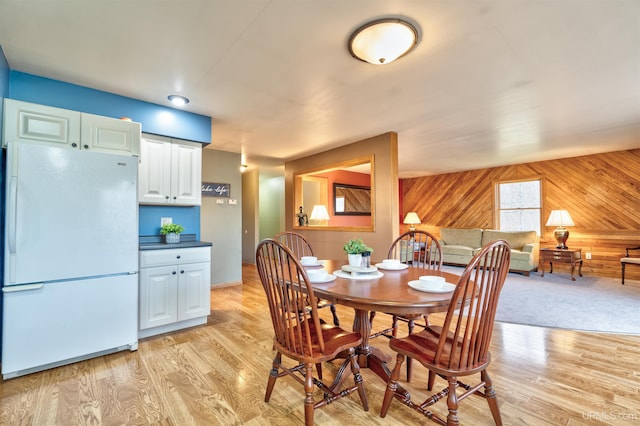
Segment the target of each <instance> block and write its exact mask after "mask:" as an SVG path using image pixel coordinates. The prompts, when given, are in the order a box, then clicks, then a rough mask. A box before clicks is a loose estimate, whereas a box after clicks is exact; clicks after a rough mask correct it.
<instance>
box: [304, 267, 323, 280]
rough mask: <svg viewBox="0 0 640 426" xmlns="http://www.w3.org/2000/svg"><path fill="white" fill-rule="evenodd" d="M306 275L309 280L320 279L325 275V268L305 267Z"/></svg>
mask: <svg viewBox="0 0 640 426" xmlns="http://www.w3.org/2000/svg"><path fill="white" fill-rule="evenodd" d="M307 275H308V276H309V279H310V280H311V281H322V280H323V279H325V278H326V277H327V270H326V269H324V268H318V269H307Z"/></svg>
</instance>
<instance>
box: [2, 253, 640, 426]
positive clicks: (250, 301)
mask: <svg viewBox="0 0 640 426" xmlns="http://www.w3.org/2000/svg"><path fill="white" fill-rule="evenodd" d="M243 273H244V285H242V286H235V287H226V288H220V289H215V290H213V291H212V292H211V302H212V303H211V304H212V310H211V316H210V319H209V321H208V323H207V324H206V325H205V326H201V327H196V328H193V329H190V330H185V331H180V332H175V333H170V334H165V335H161V336H156V337H152V338H147V339H144V340H141V341H140V345H139V349H138V351H136V352H120V353H117V354H112V355H108V356H103V357H99V358H95V359H92V360H88V361H84V362H79V363H75V364H72V365H68V366H64V367H59V368H56V369H52V370H48V371H44V372H40V373H34V374H31V375H28V376H25V377H20V378H16V379H11V380H7V381H3V382H2V383H0V425H38V426H39V425H65V426H66V425H150V424H152V425H179V426H186V425H242V424H244V425H265V424H278V425H300V424H303V422H304V412H303V392H302V386H300V385H299V384H298V383H297V382H295V381H293V380H292V379H290V378H283V379H280V380H279V381H278V382H277V383H276V387H275V390H274V392H273V395H272V396H271V401H270V402H269V403H265V402H264V401H263V400H264V390H265V385H266V382H267V377H268V373H269V369H270V367H271V360H272V357H273V352H272V345H271V339H272V335H273V333H272V329H271V323H270V320H269V314H268V312H267V310H266V305H265V303H266V302H265V299H264V295H263V293H262V287H261V286H260V282H259V280H258V279H257V275H256V272H255V267H254V266H252V265H245V266H244V267H243ZM639 291H640V289H639ZM325 311H326V312H325ZM320 312H321V315H322V316H323V317H324V318H325V319H326V320H327V321H330V312H329V310H328V309H322V310H321V311H320ZM338 314H339V316H340V319H341V321H342V324H343V326H346V327H349V326H350V324H351V321H352V319H353V314H352V312H351V311H350V310H349V309H347V308H343V307H338ZM540 314H541V315H544V307H541V310H540ZM389 319H390V318H389V317H388V316H385V315H382V314H380V315H378V317H377V318H376V320H375V323H374V328H376V325H377V326H379V328H382V327H383V326H386V325H388V322H389ZM620 320H621V321H624V318H620ZM374 344H375V345H376V346H378V347H380V348H382V349H384V350H386V351H388V343H387V340H386V339H384V338H378V339H376V340H375V341H374ZM491 352H492V356H493V361H492V364H491V366H490V369H489V371H490V373H491V375H492V377H493V380H494V385H495V389H496V391H497V393H498V399H499V404H500V409H501V412H502V418H503V421H504V424H505V425H518V426H520V425H535V426H540V425H553V426H558V425H640V336H629V335H612V334H594V333H584V332H573V331H566V330H556V329H545V328H538V327H528V326H518V325H510V324H500V323H497V324H496V328H495V332H494V336H493V341H492V347H491ZM389 353H391V352H389ZM331 365H332V364H331ZM331 365H327V366H326V367H325V375H326V376H330V375H331V374H332V373H333V371H332V368H331ZM414 365H415V366H414V378H413V380H412V383H411V384H410V385H409V388H410V389H411V390H412V393H415V394H416V395H423V392H422V390H421V387H423V386H421V385H423V384H424V383H426V378H427V375H426V372H425V370H424V369H423V368H422V367H421V366H420V365H419V364H414ZM363 377H364V380H365V386H366V390H367V393H368V398H369V406H370V410H369V412H364V411H363V410H362V406H361V405H360V403H359V401H358V399H357V395H355V394H353V395H350V396H349V397H348V398H343V399H341V400H339V401H337V402H335V403H333V404H331V405H328V406H326V407H324V408H321V409H319V410H317V411H316V415H315V420H316V423H317V424H322V425H343V424H350V425H365V424H366V425H397V424H433V423H431V422H430V421H428V420H427V419H425V418H423V417H420V416H419V415H418V414H417V413H415V412H414V411H412V410H410V409H408V408H407V407H405V406H403V405H401V404H400V403H398V402H397V401H394V403H392V405H391V409H390V411H389V413H388V415H387V417H386V418H384V419H382V418H380V416H379V412H380V404H381V402H382V396H383V394H384V383H383V382H382V381H381V380H380V379H379V378H378V377H377V376H375V375H374V374H373V373H371V372H370V371H367V370H366V369H363ZM441 383H444V382H442V381H440V382H436V385H437V386H438V387H439V385H440V384H441ZM438 405H440V407H439V408H438V409H437V411H438V412H440V413H443V414H444V413H445V410H446V404H443V403H439V404H438ZM460 419H461V422H462V424H463V425H492V424H493V421H492V420H491V415H490V413H489V409H488V406H487V404H486V401H484V400H483V399H481V398H473V397H470V398H469V399H467V400H465V401H463V402H462V405H461V411H460Z"/></svg>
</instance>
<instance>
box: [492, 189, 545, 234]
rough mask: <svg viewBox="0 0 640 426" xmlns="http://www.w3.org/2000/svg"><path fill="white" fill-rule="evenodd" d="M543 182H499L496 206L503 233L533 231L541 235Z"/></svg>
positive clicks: (499, 224)
mask: <svg viewBox="0 0 640 426" xmlns="http://www.w3.org/2000/svg"><path fill="white" fill-rule="evenodd" d="M541 188H542V184H541V180H540V179H533V180H523V181H517V182H498V183H497V184H496V201H497V202H496V205H497V206H498V207H497V211H496V216H497V218H496V219H497V223H498V229H500V230H501V231H531V230H534V231H536V233H537V234H538V235H540V223H541V222H540V215H541V202H540V200H541V199H542V195H541Z"/></svg>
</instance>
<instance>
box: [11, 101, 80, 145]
mask: <svg viewBox="0 0 640 426" xmlns="http://www.w3.org/2000/svg"><path fill="white" fill-rule="evenodd" d="M3 140H4V144H5V146H6V143H7V142H8V141H16V140H21V141H26V142H32V143H43V144H46V145H54V146H56V145H57V146H65V145H66V146H68V147H69V148H76V149H77V148H78V147H79V145H80V113H79V112H77V111H70V110H67V109H61V108H54V107H49V106H45V105H38V104H32V103H29V102H22V101H16V100H14V99H5V100H4V138H3Z"/></svg>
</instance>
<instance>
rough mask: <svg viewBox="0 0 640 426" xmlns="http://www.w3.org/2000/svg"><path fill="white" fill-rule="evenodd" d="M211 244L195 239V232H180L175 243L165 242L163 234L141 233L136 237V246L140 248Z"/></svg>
mask: <svg viewBox="0 0 640 426" xmlns="http://www.w3.org/2000/svg"><path fill="white" fill-rule="evenodd" d="M211 246H212V244H211V243H210V242H208V241H198V240H196V234H180V242H179V243H175V244H167V243H165V242H164V236H163V235H141V236H140V237H139V238H138V247H139V249H140V250H165V249H180V248H190V247H211Z"/></svg>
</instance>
